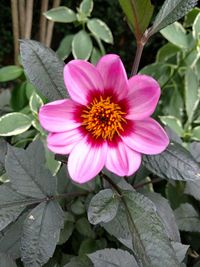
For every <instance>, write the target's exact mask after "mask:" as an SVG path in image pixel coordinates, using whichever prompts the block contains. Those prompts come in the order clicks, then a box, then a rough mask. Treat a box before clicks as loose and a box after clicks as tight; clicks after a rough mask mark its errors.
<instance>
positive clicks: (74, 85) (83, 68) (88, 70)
mask: <svg viewBox="0 0 200 267" xmlns="http://www.w3.org/2000/svg"><path fill="white" fill-rule="evenodd" d="M64 81H65V85H66V87H67V90H68V92H69V94H70V96H71V98H72V99H73V100H74V101H76V102H78V103H80V104H82V105H87V103H88V97H89V96H90V94H91V93H94V92H95V91H96V92H101V93H102V92H103V81H102V78H101V75H100V74H99V72H98V71H97V69H96V67H95V66H93V65H92V64H90V63H89V62H86V61H84V60H72V61H70V62H69V63H68V64H67V65H65V67H64Z"/></svg>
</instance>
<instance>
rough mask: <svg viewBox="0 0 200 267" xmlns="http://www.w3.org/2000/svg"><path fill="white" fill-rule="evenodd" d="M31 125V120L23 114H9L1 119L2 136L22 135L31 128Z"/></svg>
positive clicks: (0, 129)
mask: <svg viewBox="0 0 200 267" xmlns="http://www.w3.org/2000/svg"><path fill="white" fill-rule="evenodd" d="M31 123H32V120H31V118H30V117H28V116H27V115H25V114H23V113H20V112H12V113H8V114H6V115H4V116H2V117H0V135H1V136H12V135H18V134H21V133H23V132H25V131H27V130H28V129H29V128H30V127H31Z"/></svg>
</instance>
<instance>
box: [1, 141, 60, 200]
mask: <svg viewBox="0 0 200 267" xmlns="http://www.w3.org/2000/svg"><path fill="white" fill-rule="evenodd" d="M44 162H45V157H44V148H43V145H42V143H41V142H39V141H35V142H33V143H32V144H31V145H29V147H28V148H27V149H26V150H24V149H21V148H15V147H11V146H9V148H8V154H7V157H6V164H5V168H6V171H7V174H8V176H9V178H10V181H11V184H12V187H13V188H14V189H15V190H17V191H18V192H19V193H21V194H23V195H25V196H30V197H34V198H39V199H44V198H46V197H47V196H52V195H54V194H55V192H56V178H55V177H53V176H52V174H51V173H50V171H49V170H47V169H45V167H44Z"/></svg>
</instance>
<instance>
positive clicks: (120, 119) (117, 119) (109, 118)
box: [81, 96, 126, 140]
mask: <svg viewBox="0 0 200 267" xmlns="http://www.w3.org/2000/svg"><path fill="white" fill-rule="evenodd" d="M125 114H126V113H125V112H123V111H122V109H121V107H120V106H119V105H118V104H115V103H114V102H112V101H111V97H107V98H105V99H103V97H102V96H101V97H100V100H98V99H96V98H94V100H93V101H92V102H91V103H90V105H89V106H87V108H86V109H85V110H84V111H83V113H82V115H81V117H82V118H83V124H82V125H83V126H84V127H85V129H86V130H88V131H89V132H90V133H91V134H92V136H93V137H95V138H96V139H97V138H99V137H102V138H103V139H104V140H106V139H108V140H112V139H113V137H114V135H115V134H118V135H119V134H120V131H123V123H126V119H125V118H124V115H125Z"/></svg>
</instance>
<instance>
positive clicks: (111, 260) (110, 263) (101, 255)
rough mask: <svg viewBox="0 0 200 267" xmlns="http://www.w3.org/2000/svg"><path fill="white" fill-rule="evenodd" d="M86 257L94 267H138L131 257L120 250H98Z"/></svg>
mask: <svg viewBox="0 0 200 267" xmlns="http://www.w3.org/2000/svg"><path fill="white" fill-rule="evenodd" d="M88 257H89V258H90V260H91V261H92V262H93V264H94V267H102V266H104V267H139V265H138V264H137V262H136V260H135V258H134V256H133V255H131V254H130V253H129V252H128V251H125V250H121V249H113V248H111V249H103V250H98V251H96V252H94V253H92V254H88Z"/></svg>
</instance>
